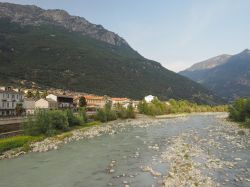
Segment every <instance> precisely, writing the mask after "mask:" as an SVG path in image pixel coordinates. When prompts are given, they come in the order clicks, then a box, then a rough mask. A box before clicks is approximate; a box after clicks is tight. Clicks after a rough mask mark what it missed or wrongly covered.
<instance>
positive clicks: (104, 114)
mask: <svg viewBox="0 0 250 187" xmlns="http://www.w3.org/2000/svg"><path fill="white" fill-rule="evenodd" d="M116 119H117V115H116V112H115V111H114V110H112V109H111V104H110V103H107V104H106V105H105V106H104V108H103V109H99V110H98V111H97V114H96V120H99V121H101V122H107V121H113V120H116Z"/></svg>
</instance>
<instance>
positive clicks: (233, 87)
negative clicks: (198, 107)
mask: <svg viewBox="0 0 250 187" xmlns="http://www.w3.org/2000/svg"><path fill="white" fill-rule="evenodd" d="M221 57H224V58H220V60H218V62H217V65H215V66H214V67H212V68H202V69H199V68H198V69H192V68H191V69H190V68H189V69H187V70H185V71H182V72H180V74H181V75H184V76H186V77H188V78H190V79H192V80H194V81H196V82H199V83H201V84H202V85H204V86H205V87H207V88H208V89H211V90H212V91H214V92H215V93H216V94H217V95H219V96H220V97H223V98H224V99H226V100H228V101H232V100H233V99H235V98H237V97H248V96H249V95H250V50H248V49H246V50H244V51H243V52H241V53H239V54H237V55H232V56H230V55H226V56H224V55H223V56H221ZM215 58H218V57H215ZM213 59H214V58H212V59H209V60H206V61H204V62H201V63H198V64H195V65H194V66H193V67H197V66H198V65H199V64H208V65H209V64H213V63H214V61H213Z"/></svg>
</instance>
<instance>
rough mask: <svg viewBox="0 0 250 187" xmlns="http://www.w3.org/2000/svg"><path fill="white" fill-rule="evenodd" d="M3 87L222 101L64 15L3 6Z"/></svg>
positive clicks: (110, 36) (0, 38) (119, 41)
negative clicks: (5, 85) (20, 85)
mask: <svg viewBox="0 0 250 187" xmlns="http://www.w3.org/2000/svg"><path fill="white" fill-rule="evenodd" d="M0 67H1V68H0V84H15V85H19V84H25V85H26V86H27V85H28V86H32V85H34V84H35V85H38V86H40V87H42V88H49V87H53V88H62V89H70V90H74V91H84V92H88V93H94V94H99V95H104V94H107V95H110V96H115V97H130V98H133V99H141V98H143V97H144V96H145V95H148V94H153V95H156V96H158V97H159V98H160V99H169V98H175V99H188V100H191V101H195V102H198V103H208V104H215V103H218V102H220V101H221V100H220V99H219V98H218V97H216V96H214V95H213V93H212V92H210V91H208V90H207V89H205V88H203V87H202V86H201V85H200V84H197V83H195V82H193V81H191V80H190V79H187V78H184V77H183V76H180V75H178V74H176V73H174V72H172V71H169V70H167V69H166V68H164V67H163V66H162V65H161V64H160V63H158V62H155V61H152V60H148V59H146V58H144V57H142V56H141V55H140V54H139V53H137V52H136V51H135V50H133V49H132V48H131V47H130V46H129V44H128V43H127V42H126V41H125V40H124V39H123V38H121V37H119V36H118V35H117V34H115V33H113V32H110V31H108V30H106V29H104V28H103V27H102V26H100V25H95V24H92V23H90V22H88V21H87V20H86V19H84V18H80V17H77V16H71V15H69V14H68V13H67V12H65V11H63V10H43V9H41V8H38V7H36V6H29V5H28V6H24V5H16V4H9V3H0Z"/></svg>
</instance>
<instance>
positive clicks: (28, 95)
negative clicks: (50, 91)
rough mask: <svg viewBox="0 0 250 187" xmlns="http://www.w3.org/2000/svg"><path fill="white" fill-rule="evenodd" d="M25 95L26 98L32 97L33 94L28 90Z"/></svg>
mask: <svg viewBox="0 0 250 187" xmlns="http://www.w3.org/2000/svg"><path fill="white" fill-rule="evenodd" d="M26 97H27V98H32V97H34V95H33V93H32V92H31V91H28V92H27V93H26Z"/></svg>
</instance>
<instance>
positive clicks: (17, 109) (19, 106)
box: [16, 103, 24, 116]
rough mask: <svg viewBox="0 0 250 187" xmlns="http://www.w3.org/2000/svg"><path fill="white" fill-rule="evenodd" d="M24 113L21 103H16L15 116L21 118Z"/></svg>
mask: <svg viewBox="0 0 250 187" xmlns="http://www.w3.org/2000/svg"><path fill="white" fill-rule="evenodd" d="M23 111H24V108H23V104H22V103H17V104H16V115H17V116H21V115H22V113H23Z"/></svg>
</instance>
